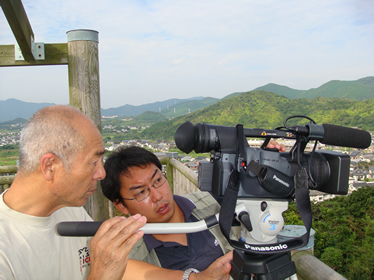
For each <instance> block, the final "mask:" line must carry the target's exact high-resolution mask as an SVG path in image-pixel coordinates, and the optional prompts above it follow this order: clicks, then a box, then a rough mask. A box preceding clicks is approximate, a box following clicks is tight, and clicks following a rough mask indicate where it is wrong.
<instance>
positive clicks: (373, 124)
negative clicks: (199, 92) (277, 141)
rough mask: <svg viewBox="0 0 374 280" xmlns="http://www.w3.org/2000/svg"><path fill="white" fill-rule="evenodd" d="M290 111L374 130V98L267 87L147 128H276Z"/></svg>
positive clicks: (169, 131) (170, 133) (155, 131)
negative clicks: (305, 94) (299, 94)
mask: <svg viewBox="0 0 374 280" xmlns="http://www.w3.org/2000/svg"><path fill="white" fill-rule="evenodd" d="M291 115H306V116H308V117H310V118H312V119H313V120H314V121H315V122H316V123H318V124H323V123H329V124H335V125H342V126H347V127H360V128H362V129H365V130H368V131H373V130H374V99H369V100H365V101H352V100H348V99H339V98H323V97H318V98H315V99H305V98H299V99H289V98H287V97H284V96H280V95H277V94H274V93H271V92H267V91H255V92H246V93H243V94H241V95H238V96H234V97H231V98H228V99H225V100H222V101H220V102H217V103H215V104H213V105H211V106H209V107H206V108H204V109H201V110H199V111H196V112H194V113H192V114H189V115H186V116H182V117H178V118H175V119H172V120H170V121H166V122H162V123H157V124H155V125H153V126H152V127H150V128H148V129H146V130H144V131H143V132H142V134H143V135H152V138H163V139H168V138H169V139H174V135H175V131H176V129H177V128H178V127H179V126H180V125H181V124H182V123H184V122H186V121H191V122H192V123H193V124H196V123H198V122H205V123H209V124H217V125H227V126H235V125H236V124H239V123H240V124H243V125H244V127H246V128H264V129H274V128H276V127H279V126H282V125H283V121H284V119H285V118H287V117H289V116H291Z"/></svg>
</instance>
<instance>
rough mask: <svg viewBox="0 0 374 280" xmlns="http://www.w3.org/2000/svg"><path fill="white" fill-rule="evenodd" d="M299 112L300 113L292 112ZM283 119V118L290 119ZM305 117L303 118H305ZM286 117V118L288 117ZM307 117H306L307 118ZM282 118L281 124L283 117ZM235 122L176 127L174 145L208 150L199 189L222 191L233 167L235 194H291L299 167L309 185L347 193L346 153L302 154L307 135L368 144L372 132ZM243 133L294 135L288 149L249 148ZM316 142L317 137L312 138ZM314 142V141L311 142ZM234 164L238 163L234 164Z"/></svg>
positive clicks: (326, 141) (354, 144) (347, 143)
mask: <svg viewBox="0 0 374 280" xmlns="http://www.w3.org/2000/svg"><path fill="white" fill-rule="evenodd" d="M294 117H303V116H293V117H290V118H294ZM290 118H288V119H290ZM304 118H307V117H304ZM288 119H287V120H288ZM307 119H309V118H307ZM287 120H286V121H285V125H286V122H287ZM238 129H239V128H238V126H237V127H229V126H219V125H211V124H205V123H198V124H196V125H195V126H194V125H193V124H192V123H190V122H186V123H184V124H182V125H181V126H180V127H179V128H178V129H177V131H176V134H175V141H176V145H177V147H178V148H179V149H180V150H182V151H183V152H185V153H189V152H191V151H192V150H194V151H195V152H196V153H205V152H211V160H210V162H206V163H205V162H200V164H199V188H200V189H201V190H202V191H209V192H211V193H213V194H214V195H217V196H223V195H224V192H225V188H226V182H227V181H228V178H229V176H230V173H231V171H232V170H233V169H234V168H237V170H240V189H239V193H238V198H240V197H242V198H285V199H287V198H291V197H292V196H293V194H294V190H295V186H294V175H295V170H296V169H297V168H298V167H302V168H305V169H306V171H307V173H308V188H309V189H314V190H318V191H321V192H325V193H331V194H347V192H348V178H349V167H350V156H349V155H347V154H344V153H339V152H333V151H328V150H320V151H315V150H313V152H310V153H305V152H304V150H305V147H306V144H307V143H308V142H309V141H310V140H319V141H320V142H321V143H324V144H327V145H336V146H345V147H357V148H367V147H368V146H370V144H371V136H370V134H369V133H368V132H366V131H364V130H358V129H352V128H346V127H340V126H335V125H329V124H323V125H316V124H315V123H314V122H313V123H312V122H309V124H307V125H306V126H294V127H286V128H282V129H280V128H279V129H275V130H266V129H247V128H243V129H242V131H243V132H242V134H240V133H238ZM246 137H255V138H266V140H267V141H265V143H264V144H265V145H266V144H267V143H268V142H269V140H270V138H275V139H276V138H284V139H295V140H296V142H295V144H294V146H293V148H292V149H291V151H290V152H288V153H286V152H279V151H278V150H277V149H268V148H266V147H265V146H264V145H263V147H261V148H251V147H249V145H248V142H247V141H246ZM316 143H317V142H316ZM315 147H316V146H315ZM236 165H238V166H236Z"/></svg>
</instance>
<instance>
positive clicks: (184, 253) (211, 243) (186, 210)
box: [143, 195, 223, 271]
mask: <svg viewBox="0 0 374 280" xmlns="http://www.w3.org/2000/svg"><path fill="white" fill-rule="evenodd" d="M174 200H175V202H176V203H177V204H178V206H179V207H180V208H181V210H182V212H183V214H184V220H185V222H186V223H191V222H196V221H198V219H197V218H196V217H194V216H193V215H192V211H193V210H194V209H195V208H196V206H195V205H194V203H193V202H192V201H190V200H189V199H187V198H185V197H181V196H177V195H174ZM143 238H144V242H145V244H146V246H147V249H148V251H151V250H152V249H155V252H156V254H157V256H158V258H159V260H160V263H161V266H162V267H163V268H168V269H176V270H186V269H187V268H190V267H193V268H196V269H198V270H199V271H202V270H205V269H206V268H207V267H208V266H209V265H210V264H211V263H212V262H214V261H215V260H216V259H217V258H219V257H221V256H223V251H222V249H221V247H220V245H219V243H218V241H217V240H216V238H215V237H214V236H213V234H211V233H210V231H209V230H204V231H201V232H195V233H188V234H187V242H188V243H187V244H188V246H183V245H181V244H179V243H176V242H162V241H159V240H157V239H155V238H154V237H153V236H152V235H150V234H146V235H144V237H143Z"/></svg>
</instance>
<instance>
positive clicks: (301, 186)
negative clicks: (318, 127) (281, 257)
mask: <svg viewBox="0 0 374 280" xmlns="http://www.w3.org/2000/svg"><path fill="white" fill-rule="evenodd" d="M237 134H238V138H237V139H238V149H237V156H236V160H237V162H236V163H237V164H236V167H235V168H234V169H233V170H232V171H231V173H230V177H229V179H228V182H227V187H226V189H225V194H224V196H223V200H222V204H221V210H220V213H219V226H220V229H221V231H222V233H223V235H224V236H225V237H226V239H227V240H228V242H229V243H230V245H231V246H232V247H233V248H235V249H239V250H242V251H245V252H250V253H255V254H274V253H277V252H278V253H281V252H287V251H291V250H294V249H297V248H300V247H303V246H305V245H307V243H308V241H309V233H310V229H311V226H312V211H311V206H310V198H309V189H308V174H307V171H306V170H305V168H302V167H299V169H298V170H297V171H296V173H295V176H294V181H295V198H296V204H297V208H298V211H299V214H300V217H301V219H302V220H303V223H304V226H305V228H306V233H305V234H304V235H302V236H300V237H296V238H293V239H290V240H287V241H283V242H281V243H273V244H248V243H246V242H244V241H237V240H232V239H230V230H231V225H232V222H233V219H234V214H235V207H236V202H237V198H238V192H239V188H240V172H239V171H238V166H241V165H240V162H239V161H240V157H241V156H243V154H242V155H240V154H239V153H240V152H239V149H240V147H244V146H243V145H244V142H243V141H244V133H243V126H242V125H238V126H237ZM240 150H242V149H240ZM241 168H243V166H242V167H241Z"/></svg>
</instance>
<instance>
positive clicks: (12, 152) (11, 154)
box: [0, 145, 18, 166]
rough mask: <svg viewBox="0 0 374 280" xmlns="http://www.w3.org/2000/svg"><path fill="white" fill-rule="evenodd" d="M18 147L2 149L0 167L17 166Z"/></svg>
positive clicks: (12, 146) (0, 151) (9, 146)
mask: <svg viewBox="0 0 374 280" xmlns="http://www.w3.org/2000/svg"><path fill="white" fill-rule="evenodd" d="M17 160H18V145H6V146H3V147H0V166H9V165H17Z"/></svg>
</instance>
